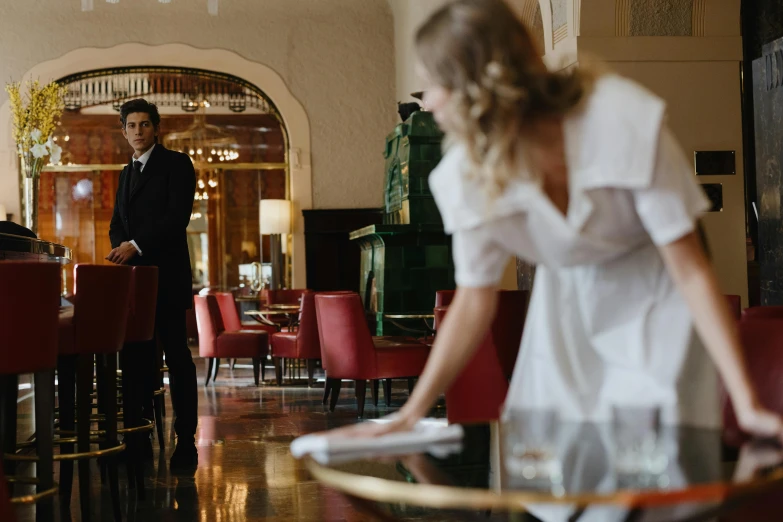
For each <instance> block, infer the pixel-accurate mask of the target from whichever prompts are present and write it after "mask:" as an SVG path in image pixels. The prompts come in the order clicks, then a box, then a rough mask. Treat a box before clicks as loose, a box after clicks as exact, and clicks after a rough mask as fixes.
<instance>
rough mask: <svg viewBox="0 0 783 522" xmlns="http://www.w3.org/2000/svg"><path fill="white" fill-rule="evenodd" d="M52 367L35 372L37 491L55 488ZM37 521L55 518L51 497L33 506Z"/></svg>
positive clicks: (42, 521)
mask: <svg viewBox="0 0 783 522" xmlns="http://www.w3.org/2000/svg"><path fill="white" fill-rule="evenodd" d="M53 439H54V370H47V371H43V372H38V373H36V374H35V445H36V451H37V453H38V462H37V464H36V477H37V478H38V492H39V493H41V492H43V491H46V490H49V489H52V488H53V487H54V441H53ZM35 518H36V520H38V521H41V522H44V521H47V522H48V521H50V520H54V499H53V497H48V498H45V499H43V500H41V501H40V502H39V503H38V505H37V506H36V509H35Z"/></svg>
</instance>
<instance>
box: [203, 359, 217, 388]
mask: <svg viewBox="0 0 783 522" xmlns="http://www.w3.org/2000/svg"><path fill="white" fill-rule="evenodd" d="M204 364H205V366H206V368H207V378H206V379H204V386H206V385H207V384H209V380H210V379H211V378H212V367H213V366H214V364H215V359H214V358H213V357H206V358H205V359H204Z"/></svg>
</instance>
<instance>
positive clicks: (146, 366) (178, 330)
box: [120, 306, 198, 442]
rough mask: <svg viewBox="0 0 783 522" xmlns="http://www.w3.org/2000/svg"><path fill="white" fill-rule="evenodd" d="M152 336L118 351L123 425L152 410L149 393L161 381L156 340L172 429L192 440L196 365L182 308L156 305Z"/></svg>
mask: <svg viewBox="0 0 783 522" xmlns="http://www.w3.org/2000/svg"><path fill="white" fill-rule="evenodd" d="M155 337H156V339H155V340H153V341H150V342H145V343H134V344H127V345H125V347H124V348H123V350H122V352H120V362H121V365H122V382H123V398H124V399H123V402H124V404H123V409H124V414H125V424H126V426H138V425H139V423H140V419H141V417H142V415H143V412H147V411H151V409H152V394H153V392H154V390H155V389H157V387H158V383H159V382H160V365H159V364H158V360H157V344H156V343H157V342H158V341H159V342H160V344H161V346H162V348H163V353H164V354H165V355H166V365H167V366H168V368H169V389H170V390H171V403H172V405H173V406H174V415H175V416H176V419H175V421H174V431H175V432H176V433H177V437H178V439H179V441H180V442H193V441H194V439H195V436H196V426H197V425H198V391H197V384H196V365H195V364H194V363H193V357H192V356H191V354H190V349H189V348H188V340H187V329H186V324H185V310H184V309H181V308H170V307H163V306H159V307H158V310H157V313H156V316H155ZM148 415H149V414H148ZM148 418H149V417H148Z"/></svg>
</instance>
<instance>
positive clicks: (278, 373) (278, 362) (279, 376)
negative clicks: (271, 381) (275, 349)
mask: <svg viewBox="0 0 783 522" xmlns="http://www.w3.org/2000/svg"><path fill="white" fill-rule="evenodd" d="M272 360H273V361H274V363H275V381H276V382H277V385H278V386H282V385H283V360H282V359H281V358H280V357H273V358H272ZM324 404H326V398H324Z"/></svg>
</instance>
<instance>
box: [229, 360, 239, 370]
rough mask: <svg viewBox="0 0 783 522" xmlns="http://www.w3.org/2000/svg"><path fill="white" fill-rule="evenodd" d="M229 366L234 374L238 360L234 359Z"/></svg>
mask: <svg viewBox="0 0 783 522" xmlns="http://www.w3.org/2000/svg"><path fill="white" fill-rule="evenodd" d="M229 365H230V367H231V371H232V372H233V371H234V366H236V365H237V360H236V358H234V359H231V360H230V361H229Z"/></svg>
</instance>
